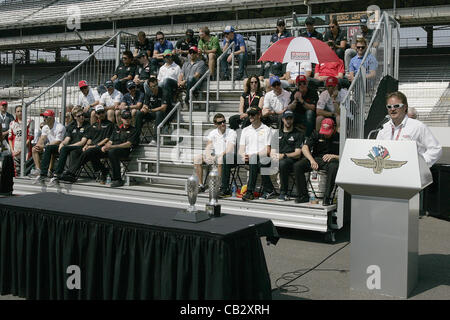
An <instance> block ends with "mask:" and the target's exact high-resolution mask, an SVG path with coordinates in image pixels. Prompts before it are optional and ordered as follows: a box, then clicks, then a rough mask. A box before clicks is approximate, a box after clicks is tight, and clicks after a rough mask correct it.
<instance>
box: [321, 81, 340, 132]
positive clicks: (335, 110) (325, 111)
mask: <svg viewBox="0 0 450 320" xmlns="http://www.w3.org/2000/svg"><path fill="white" fill-rule="evenodd" d="M325 87H326V90H324V91H323V92H322V93H321V94H320V96H319V101H317V109H316V113H317V118H316V130H319V129H320V124H321V123H322V120H323V119H324V118H333V120H334V121H335V122H336V124H337V127H336V130H337V131H338V132H339V126H340V113H341V110H340V107H339V106H340V104H341V102H342V101H343V100H344V98H345V95H346V94H347V90H346V89H340V90H339V89H338V79H337V78H336V77H328V78H327V80H326V81H325Z"/></svg>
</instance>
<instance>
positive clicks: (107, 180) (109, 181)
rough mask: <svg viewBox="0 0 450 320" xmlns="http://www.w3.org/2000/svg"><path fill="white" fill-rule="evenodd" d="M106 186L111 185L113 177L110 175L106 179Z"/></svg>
mask: <svg viewBox="0 0 450 320" xmlns="http://www.w3.org/2000/svg"><path fill="white" fill-rule="evenodd" d="M106 184H111V176H110V175H109V174H108V176H107V177H106Z"/></svg>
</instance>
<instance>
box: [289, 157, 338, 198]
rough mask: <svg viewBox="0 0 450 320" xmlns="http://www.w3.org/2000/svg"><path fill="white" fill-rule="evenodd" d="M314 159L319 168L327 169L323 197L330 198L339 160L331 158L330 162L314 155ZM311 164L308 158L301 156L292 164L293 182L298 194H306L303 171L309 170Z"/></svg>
mask: <svg viewBox="0 0 450 320" xmlns="http://www.w3.org/2000/svg"><path fill="white" fill-rule="evenodd" d="M314 160H315V161H316V162H317V164H318V165H319V170H325V171H327V183H326V185H325V192H324V195H323V197H324V199H325V198H328V199H329V198H330V196H331V192H332V191H333V188H334V181H335V180H336V174H337V171H338V167H339V160H336V159H333V160H331V161H330V162H325V161H323V160H322V157H316V158H314ZM310 171H312V169H311V164H310V162H309V160H308V159H306V158H303V159H302V160H300V161H298V162H297V163H296V164H295V165H294V172H295V182H296V184H297V189H298V196H299V197H303V196H308V189H307V187H306V177H305V172H310Z"/></svg>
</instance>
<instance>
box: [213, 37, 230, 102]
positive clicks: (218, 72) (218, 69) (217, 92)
mask: <svg viewBox="0 0 450 320" xmlns="http://www.w3.org/2000/svg"><path fill="white" fill-rule="evenodd" d="M230 49H231V50H232V53H234V41H231V43H230V45H229V46H228V48H227V50H225V51H224V52H222V54H221V55H220V56H219V57H218V58H217V60H216V69H217V75H216V76H217V78H216V81H217V88H216V100H219V83H220V60H222V58H223V56H224V55H225V54H226V53H228V51H229V50H230ZM231 63H232V69H231V72H233V70H234V59H232V62H231Z"/></svg>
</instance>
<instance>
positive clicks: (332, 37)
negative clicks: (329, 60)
mask: <svg viewBox="0 0 450 320" xmlns="http://www.w3.org/2000/svg"><path fill="white" fill-rule="evenodd" d="M329 26H330V30H329V31H327V32H326V33H325V36H324V37H323V41H325V42H327V43H328V45H329V46H330V47H331V48H332V49H333V50H334V52H336V55H337V56H338V57H339V59H341V60H342V61H344V52H345V51H344V50H345V49H346V48H347V32H346V31H345V30H342V29H341V28H340V27H339V24H338V22H337V19H336V18H333V20H331V22H330V25H329Z"/></svg>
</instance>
